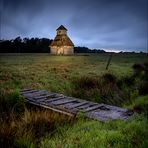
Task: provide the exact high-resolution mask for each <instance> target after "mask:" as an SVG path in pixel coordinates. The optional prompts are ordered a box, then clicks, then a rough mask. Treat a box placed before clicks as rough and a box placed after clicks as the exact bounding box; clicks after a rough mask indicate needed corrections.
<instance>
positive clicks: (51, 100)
mask: <svg viewBox="0 0 148 148" xmlns="http://www.w3.org/2000/svg"><path fill="white" fill-rule="evenodd" d="M64 98H65V97H64V96H63V97H57V98H53V99H48V100H45V101H46V102H48V103H50V102H54V101H58V100H61V99H64Z"/></svg>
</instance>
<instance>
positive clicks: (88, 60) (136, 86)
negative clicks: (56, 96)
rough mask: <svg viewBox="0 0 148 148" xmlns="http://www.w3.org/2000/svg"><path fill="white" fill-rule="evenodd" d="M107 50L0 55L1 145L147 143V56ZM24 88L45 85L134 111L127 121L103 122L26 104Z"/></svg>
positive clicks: (58, 146) (97, 145)
mask: <svg viewBox="0 0 148 148" xmlns="http://www.w3.org/2000/svg"><path fill="white" fill-rule="evenodd" d="M108 58H109V53H102V54H85V55H84V54H77V55H74V56H51V55H49V54H47V53H44V54H39V53H38V54H27V53H26V54H1V55H0V125H1V127H0V145H1V146H2V147H57V148H65V147H68V148H69V147H82V148H83V147H88V148H89V147H91V148H92V147H98V148H99V147H101V148H105V147H109V148H110V147H134V148H135V147H147V146H148V141H147V139H148V131H147V129H148V124H147V117H148V110H147V108H148V87H147V86H148V56H147V55H146V54H136V53H126V54H125V53H122V54H116V53H115V54H113V57H112V60H111V64H110V65H109V68H108V70H106V64H107V61H108ZM23 88H32V89H43V90H48V91H51V92H58V93H62V94H64V95H68V96H74V97H78V98H81V99H85V100H91V101H94V102H98V103H102V102H103V103H107V104H111V105H117V106H121V107H126V108H129V109H132V110H134V111H135V112H136V115H135V116H134V117H133V118H131V119H129V120H128V121H109V122H106V123H102V122H99V121H93V120H89V119H85V118H84V117H83V116H81V115H80V117H78V118H77V119H73V118H70V117H67V116H65V115H61V114H59V113H55V112H52V111H49V110H46V109H41V108H36V107H33V106H30V105H28V104H25V103H24V101H23V98H22V97H21V95H20V90H21V89H23Z"/></svg>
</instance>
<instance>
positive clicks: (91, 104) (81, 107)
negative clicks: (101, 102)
mask: <svg viewBox="0 0 148 148" xmlns="http://www.w3.org/2000/svg"><path fill="white" fill-rule="evenodd" d="M94 105H96V103H90V102H89V103H88V104H84V105H82V106H79V107H77V108H78V109H81V110H82V109H85V108H88V107H91V106H94Z"/></svg>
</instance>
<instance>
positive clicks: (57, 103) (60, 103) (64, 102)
mask: <svg viewBox="0 0 148 148" xmlns="http://www.w3.org/2000/svg"><path fill="white" fill-rule="evenodd" d="M74 101H76V99H73V100H63V101H62V100H60V101H56V102H53V104H54V105H63V104H66V103H70V102H74Z"/></svg>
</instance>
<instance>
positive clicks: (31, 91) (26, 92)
mask: <svg viewBox="0 0 148 148" xmlns="http://www.w3.org/2000/svg"><path fill="white" fill-rule="evenodd" d="M33 92H38V90H29V91H25V92H21V94H23V95H24V94H28V93H33Z"/></svg>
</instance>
